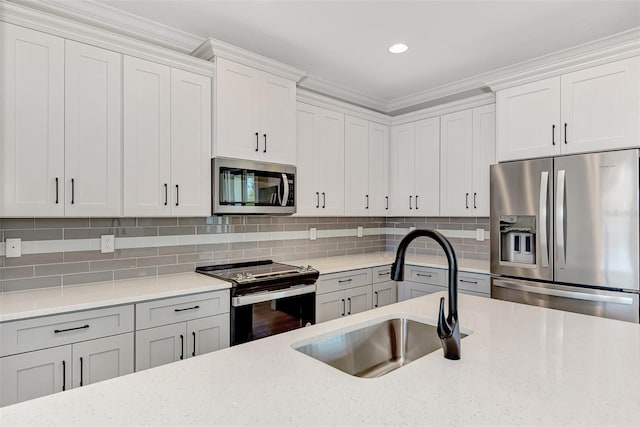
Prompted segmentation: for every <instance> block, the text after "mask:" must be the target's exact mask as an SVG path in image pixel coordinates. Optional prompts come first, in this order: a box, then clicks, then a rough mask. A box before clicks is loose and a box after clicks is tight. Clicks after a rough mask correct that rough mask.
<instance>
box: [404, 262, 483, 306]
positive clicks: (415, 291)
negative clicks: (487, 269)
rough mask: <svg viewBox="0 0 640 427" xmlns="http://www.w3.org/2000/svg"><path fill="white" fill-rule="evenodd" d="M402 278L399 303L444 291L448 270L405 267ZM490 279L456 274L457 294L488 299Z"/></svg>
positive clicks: (463, 273)
mask: <svg viewBox="0 0 640 427" xmlns="http://www.w3.org/2000/svg"><path fill="white" fill-rule="evenodd" d="M404 278H405V280H404V281H403V282H399V283H398V299H399V300H400V301H404V300H408V299H411V298H417V297H421V296H423V295H428V294H432V293H434V292H440V291H446V290H447V285H448V280H449V273H448V270H446V269H440V268H431V267H416V266H406V267H405V272H404ZM490 278H491V276H489V275H488V274H479V273H466V272H458V292H459V293H461V294H467V295H475V296H479V297H485V298H489V297H490V295H491V280H490Z"/></svg>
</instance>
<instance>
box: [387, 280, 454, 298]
mask: <svg viewBox="0 0 640 427" xmlns="http://www.w3.org/2000/svg"><path fill="white" fill-rule="evenodd" d="M446 290H447V288H446V287H442V286H436V285H429V284H427V283H416V282H398V301H405V300H408V299H412V298H418V297H421V296H424V295H429V294H433V293H435V292H442V291H446Z"/></svg>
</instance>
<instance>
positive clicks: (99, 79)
mask: <svg viewBox="0 0 640 427" xmlns="http://www.w3.org/2000/svg"><path fill="white" fill-rule="evenodd" d="M121 114H122V55H120V54H119V53H115V52H111V51H109V50H105V49H100V48H97V47H94V46H89V45H86V44H82V43H76V42H73V41H70V40H66V41H65V162H64V163H65V194H66V195H67V197H66V200H65V214H66V215H71V216H120V215H122V212H121V202H120V199H121V195H120V191H121V190H120V189H121V187H122V184H121V179H122V162H121V157H122V130H121V122H120V117H121Z"/></svg>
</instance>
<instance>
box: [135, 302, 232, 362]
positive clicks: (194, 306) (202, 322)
mask: <svg viewBox="0 0 640 427" xmlns="http://www.w3.org/2000/svg"><path fill="white" fill-rule="evenodd" d="M229 342H230V319H229V291H228V290H223V291H214V292H206V293H201V294H194V295H187V296H182V297H175V298H165V299H160V300H155V301H149V302H144V303H140V304H136V371H142V370H144V369H149V368H153V367H155V366H160V365H164V364H165V363H171V362H176V361H178V360H183V359H187V358H189V357H194V356H198V355H200V354H204V353H209V352H212V351H216V350H219V349H222V348H226V347H229Z"/></svg>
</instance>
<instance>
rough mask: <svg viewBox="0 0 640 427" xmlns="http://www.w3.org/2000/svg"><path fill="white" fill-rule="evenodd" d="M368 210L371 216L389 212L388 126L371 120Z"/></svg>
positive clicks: (383, 214)
mask: <svg viewBox="0 0 640 427" xmlns="http://www.w3.org/2000/svg"><path fill="white" fill-rule="evenodd" d="M346 164H347V163H346V162H345V165H346ZM345 184H346V185H349V184H348V183H345ZM368 210H369V215H371V216H386V215H388V213H389V127H388V126H385V125H381V124H378V123H373V122H369V209H368Z"/></svg>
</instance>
